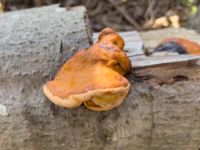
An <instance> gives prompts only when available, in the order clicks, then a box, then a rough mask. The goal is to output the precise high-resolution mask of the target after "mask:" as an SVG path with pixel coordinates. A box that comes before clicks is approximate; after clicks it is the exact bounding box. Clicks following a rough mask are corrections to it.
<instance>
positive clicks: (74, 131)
mask: <svg viewBox="0 0 200 150" xmlns="http://www.w3.org/2000/svg"><path fill="white" fill-rule="evenodd" d="M84 16H85V10H84V9H83V8H77V9H75V10H71V11H69V12H65V11H64V12H55V6H53V7H44V8H37V9H32V10H25V11H19V12H13V13H7V14H3V15H1V16H0V29H1V31H0V32H1V34H0V41H1V43H0V79H1V80H0V149H1V150H13V149H15V150H18V149H19V150H23V149H24V150H26V149H27V150H45V149H48V150H54V149H58V150H79V149H83V150H94V149H95V150H107V149H109V150H110V149H111V150H112V149H113V150H121V149H125V150H151V149H152V150H198V149H199V148H200V117H199V116H200V88H199V83H200V82H199V81H198V80H197V81H192V80H189V81H184V82H177V83H175V84H173V85H163V86H161V88H160V89H158V90H156V89H153V88H152V87H151V86H149V85H147V84H145V83H137V82H135V81H133V78H134V77H133V76H130V77H129V78H130V81H131V82H132V88H131V91H130V93H129V96H128V97H127V99H126V100H125V102H124V103H123V104H122V105H121V106H120V107H118V108H117V109H114V110H111V111H107V112H93V111H90V110H88V109H86V108H85V107H83V106H81V107H79V108H77V109H65V108H62V107H58V106H56V105H54V104H52V103H51V102H50V101H49V100H47V98H46V97H45V96H44V95H43V92H42V86H43V84H44V83H45V82H46V81H47V80H49V79H50V78H51V77H52V76H53V75H54V74H55V73H56V71H57V69H58V68H59V66H60V65H61V64H62V63H63V61H64V60H66V59H67V57H69V56H70V54H71V53H72V51H73V50H78V49H80V48H85V47H87V46H88V45H89V41H88V40H89V38H88V31H87V28H86V22H85V20H84ZM2 20H3V21H2ZM8 22H9V23H8ZM8 24H10V25H9V26H7V25H8ZM3 29H4V30H3Z"/></svg>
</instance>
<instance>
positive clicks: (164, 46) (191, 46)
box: [154, 38, 200, 55]
mask: <svg viewBox="0 0 200 150" xmlns="http://www.w3.org/2000/svg"><path fill="white" fill-rule="evenodd" d="M163 51H167V52H175V53H178V54H192V55H200V45H199V44H197V43H195V42H193V41H190V40H187V39H183V38H167V39H164V40H163V41H162V42H161V44H159V45H158V46H157V47H156V48H155V51H154V52H163Z"/></svg>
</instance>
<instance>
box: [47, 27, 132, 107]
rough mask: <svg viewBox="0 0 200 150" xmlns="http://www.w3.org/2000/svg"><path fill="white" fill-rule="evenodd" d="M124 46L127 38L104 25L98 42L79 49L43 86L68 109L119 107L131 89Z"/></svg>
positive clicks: (128, 63)
mask: <svg viewBox="0 0 200 150" xmlns="http://www.w3.org/2000/svg"><path fill="white" fill-rule="evenodd" d="M123 47H124V40H123V39H122V38H121V37H120V36H119V35H118V34H117V33H116V32H115V31H113V30H112V29H110V28H105V29H104V30H102V31H101V33H100V35H99V39H98V41H97V42H96V43H95V44H93V45H92V46H91V47H90V48H88V49H84V50H80V51H79V52H77V53H76V54H75V55H74V56H73V57H71V58H70V59H69V60H68V61H67V62H66V63H65V64H64V65H63V66H62V67H61V69H60V71H59V72H58V73H57V75H56V77H55V78H54V79H53V80H52V81H48V82H47V83H46V84H45V85H44V87H43V91H44V94H45V95H46V96H47V97H48V98H49V100H50V101H52V102H53V103H55V104H57V105H59V106H64V107H66V108H75V107H78V106H80V105H81V104H82V103H83V104H84V105H85V106H86V107H87V108H88V109H91V110H94V111H106V110H110V109H113V108H115V107H117V106H119V105H120V104H121V103H122V102H123V101H124V99H125V97H126V96H127V94H128V92H129V89H130V83H129V81H128V80H127V79H126V78H125V77H124V75H126V74H127V73H130V72H131V68H132V67H131V63H130V61H129V59H128V57H127V55H126V53H125V52H124V50H123Z"/></svg>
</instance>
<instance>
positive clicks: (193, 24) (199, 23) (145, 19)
mask: <svg viewBox="0 0 200 150" xmlns="http://www.w3.org/2000/svg"><path fill="white" fill-rule="evenodd" d="M55 3H60V5H61V6H62V7H66V8H70V7H73V6H78V5H84V6H85V7H86V8H87V10H88V14H89V18H90V21H91V26H92V28H93V31H95V32H98V31H100V30H101V29H102V28H104V27H107V26H110V27H112V28H114V29H115V30H117V31H127V30H139V31H146V30H152V29H158V28H166V27H175V28H179V27H186V28H192V29H195V30H197V31H198V32H200V0H64V1H59V0H0V13H4V12H7V11H16V10H20V9H26V8H32V7H39V6H43V5H51V4H55Z"/></svg>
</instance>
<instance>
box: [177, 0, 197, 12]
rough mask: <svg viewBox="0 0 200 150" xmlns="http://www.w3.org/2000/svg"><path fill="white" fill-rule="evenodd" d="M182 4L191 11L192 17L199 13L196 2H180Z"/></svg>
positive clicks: (189, 0)
mask: <svg viewBox="0 0 200 150" xmlns="http://www.w3.org/2000/svg"><path fill="white" fill-rule="evenodd" d="M180 2H181V3H182V4H183V5H185V6H186V7H188V8H189V9H190V13H191V15H195V14H196V13H197V11H198V7H197V6H196V4H195V0H180Z"/></svg>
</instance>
